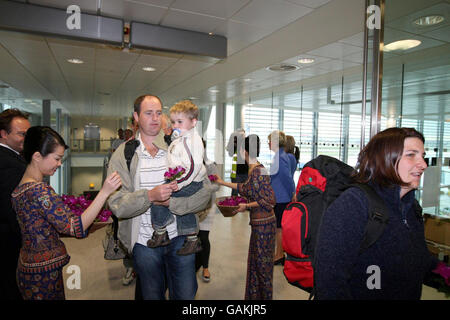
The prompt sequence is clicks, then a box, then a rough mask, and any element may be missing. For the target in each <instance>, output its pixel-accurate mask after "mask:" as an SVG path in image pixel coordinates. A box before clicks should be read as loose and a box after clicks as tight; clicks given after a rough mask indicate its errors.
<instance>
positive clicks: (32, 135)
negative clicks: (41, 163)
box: [23, 126, 69, 163]
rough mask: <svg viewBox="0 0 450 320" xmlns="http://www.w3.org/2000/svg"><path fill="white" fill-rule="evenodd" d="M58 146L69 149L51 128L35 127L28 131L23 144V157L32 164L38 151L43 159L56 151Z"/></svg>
mask: <svg viewBox="0 0 450 320" xmlns="http://www.w3.org/2000/svg"><path fill="white" fill-rule="evenodd" d="M57 146H61V147H64V149H67V148H69V147H68V146H67V145H66V143H65V142H64V139H63V138H62V137H61V136H60V135H59V133H58V132H56V131H55V130H53V129H52V128H50V127H42V126H35V127H31V128H30V129H28V131H27V134H26V135H25V140H24V142H23V157H24V158H25V160H26V162H27V163H31V158H32V157H33V154H34V153H35V152H36V151H37V152H39V153H40V154H41V155H42V156H43V157H45V156H47V155H48V154H50V153H52V152H54V151H55V149H56V147H57Z"/></svg>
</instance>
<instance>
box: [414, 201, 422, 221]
mask: <svg viewBox="0 0 450 320" xmlns="http://www.w3.org/2000/svg"><path fill="white" fill-rule="evenodd" d="M413 206H414V212H415V213H416V217H417V219H423V212H422V206H421V205H420V203H419V201H417V199H414V204H413Z"/></svg>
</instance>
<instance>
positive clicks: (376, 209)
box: [352, 184, 389, 254]
mask: <svg viewBox="0 0 450 320" xmlns="http://www.w3.org/2000/svg"><path fill="white" fill-rule="evenodd" d="M352 186H354V187H357V188H359V189H361V190H362V191H363V192H364V193H365V195H366V197H367V200H368V201H369V219H368V221H367V225H366V229H365V231H364V237H363V240H362V241H361V246H360V248H359V254H361V253H362V252H364V251H365V250H366V249H367V248H369V247H370V246H371V245H373V244H374V243H375V242H376V241H377V240H378V238H379V237H380V236H381V235H382V234H383V231H384V227H385V226H386V224H387V222H388V221H389V213H388V210H387V208H386V205H385V203H384V200H383V199H381V197H380V196H379V195H378V194H377V193H376V192H375V190H374V189H373V188H372V187H371V186H369V185H367V184H353V185H352Z"/></svg>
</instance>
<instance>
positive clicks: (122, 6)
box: [101, 0, 171, 24]
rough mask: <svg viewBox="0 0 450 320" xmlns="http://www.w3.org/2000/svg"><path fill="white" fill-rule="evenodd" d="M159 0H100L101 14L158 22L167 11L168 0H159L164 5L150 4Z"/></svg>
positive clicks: (127, 19)
mask: <svg viewBox="0 0 450 320" xmlns="http://www.w3.org/2000/svg"><path fill="white" fill-rule="evenodd" d="M153 2H155V3H159V1H152V2H150V1H142V0H141V1H124V0H102V6H101V13H102V15H106V16H110V17H114V18H121V19H123V20H124V21H137V22H144V23H150V24H159V23H160V21H161V19H162V18H163V17H164V15H165V14H166V13H167V11H168V7H167V6H168V5H169V4H170V2H171V0H169V1H161V3H162V4H164V6H162V7H160V6H158V5H152V4H153Z"/></svg>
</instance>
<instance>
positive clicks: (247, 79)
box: [244, 78, 252, 82]
mask: <svg viewBox="0 0 450 320" xmlns="http://www.w3.org/2000/svg"><path fill="white" fill-rule="evenodd" d="M244 81H245V82H249V81H252V79H250V78H245V79H244Z"/></svg>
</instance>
